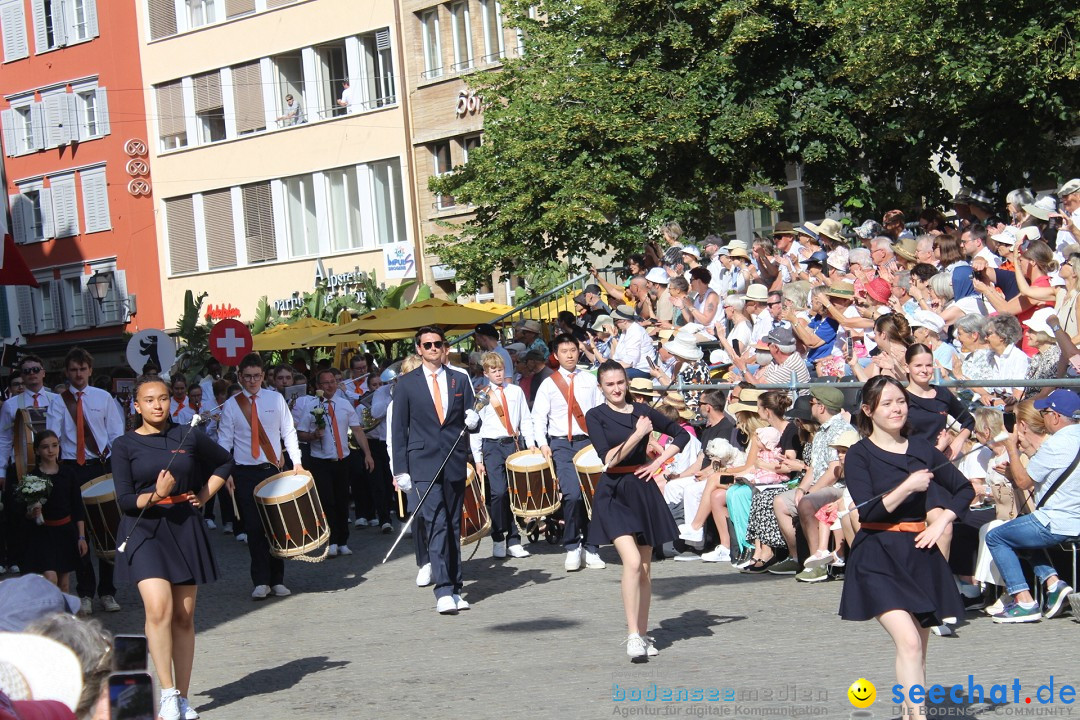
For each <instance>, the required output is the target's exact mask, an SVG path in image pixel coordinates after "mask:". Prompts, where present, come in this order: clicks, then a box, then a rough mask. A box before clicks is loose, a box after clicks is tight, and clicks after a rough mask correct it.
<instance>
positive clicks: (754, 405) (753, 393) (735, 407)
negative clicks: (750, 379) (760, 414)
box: [727, 388, 764, 414]
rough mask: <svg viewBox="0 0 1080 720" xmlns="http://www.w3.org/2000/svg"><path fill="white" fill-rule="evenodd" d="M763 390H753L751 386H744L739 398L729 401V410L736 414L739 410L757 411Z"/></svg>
mask: <svg viewBox="0 0 1080 720" xmlns="http://www.w3.org/2000/svg"><path fill="white" fill-rule="evenodd" d="M762 392H764V391H763V390H751V389H749V388H743V389H742V391H740V392H739V398H738V400H734V401H732V402H730V403H728V406H727V410H728V412H730V413H732V414H735V413H737V412H757V409H758V398H759V397H761V394H762Z"/></svg>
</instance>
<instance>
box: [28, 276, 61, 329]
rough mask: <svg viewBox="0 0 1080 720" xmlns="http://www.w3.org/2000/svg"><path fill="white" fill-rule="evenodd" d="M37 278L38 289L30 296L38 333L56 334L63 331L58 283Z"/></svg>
mask: <svg viewBox="0 0 1080 720" xmlns="http://www.w3.org/2000/svg"><path fill="white" fill-rule="evenodd" d="M49 277H50V279H49V280H42V279H41V278H40V277H39V278H38V287H37V288H36V289H34V290H33V291H32V293H31V296H32V297H33V299H34V315H35V317H36V319H37V331H38V332H39V333H47V332H56V331H58V330H63V329H64V323H63V321H62V319H61V305H60V283H58V282H57V281H56V280H53V279H51V278H52V276H51V275H50V276H49Z"/></svg>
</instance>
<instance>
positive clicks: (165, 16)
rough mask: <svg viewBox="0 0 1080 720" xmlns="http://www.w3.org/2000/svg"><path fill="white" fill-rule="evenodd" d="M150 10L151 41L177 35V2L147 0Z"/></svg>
mask: <svg viewBox="0 0 1080 720" xmlns="http://www.w3.org/2000/svg"><path fill="white" fill-rule="evenodd" d="M147 5H148V7H149V10H150V39H151V40H157V39H158V38H163V37H168V36H169V35H175V34H176V2H174V0H147Z"/></svg>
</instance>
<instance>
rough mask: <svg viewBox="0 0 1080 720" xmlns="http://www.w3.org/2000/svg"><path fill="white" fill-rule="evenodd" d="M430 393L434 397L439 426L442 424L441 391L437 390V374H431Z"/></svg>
mask: <svg viewBox="0 0 1080 720" xmlns="http://www.w3.org/2000/svg"><path fill="white" fill-rule="evenodd" d="M431 392H432V394H433V395H434V396H435V414H436V415H438V416H439V424H440V425H442V424H443V422H444V418H443V409H442V390H440V389H439V373H437V372H433V373H431Z"/></svg>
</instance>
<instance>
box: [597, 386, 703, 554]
mask: <svg viewBox="0 0 1080 720" xmlns="http://www.w3.org/2000/svg"><path fill="white" fill-rule="evenodd" d="M633 406H634V411H633V413H620V412H616V411H614V410H612V409H611V408H610V407H608V406H607V404H606V403H605V404H603V405H597V406H596V407H594V408H593V409H592V410H590V411H589V412H587V413H585V424H586V425H587V426H588V430H589V438H590V439H591V440H592V445H593V449H595V450H596V454H597V455H598V456H599V457H600V459H601V461H603V459H604V458H605V457H607V454H608V452H609V451H610V450H611V449H612V448H614V447H617V446H618V445H619V444H620V443H622V442H623V441H624V440H626V439H627V438H628V437H630V436H631V435H632V434H633V433H634V427H635V426H636V425H637V420H638V418H639V417H641V416H642V415H647V416H648V417H649V419H650V420H652V424H653V428H654V429H655V430H659V431H660V432H662V433H664V434H665V435H668V436H670V437H671V438H672V442H673V443H674V444H675V445H676V447H678V448H679V449H680V450H682V449H683V448H685V447H686V444H687V443H688V442H690V434H689V433H688V432H686V430H684V429H683V428H682V427H681V426H680V425H679V424H678V423H673V422H671V421H670V420H668V419H667V418H666V417H664V416H663V415H661V414H660V413H658V412H657V411H656V410H653V409H651V408H650V407H649V406H648V405H645V404H644V403H634V404H633ZM648 445H649V443H648V438H645V439H643V440H642V441H641V442H639V443H638V444H637V447H635V448H634V449H633V450H632V451H631V452H630V453H629V454H628V455H627V456H626V457H624V458H623V459H622V460H620V461H619V463H618V465H619V466H627V465H630V466H632V465H645V464H647V463H649V462H650V459H649V457H648V456H647V454H646V450H647V449H648ZM621 535H633V536H634V538H635V539H636V540H637V543H638V545H648V546H650V547H658V546H660V545H663V544H664V543H666V542H670V541H672V540H674V539H675V538H677V537H679V526H678V525H676V524H675V518H674V517H672V515H671V510H669V509H668V506H667V503H666V502H664V496H663V494H662V493H661V492H660V489H659V488H658V487H657V486H656V483H654V482H652V480H649V481H648V482H646V481H645V480H642V479H641V478H639V477H637V476H636V475H634V474H633V473H632V472H631V473H619V474H612V473H607V472H605V473H604V474H602V475H601V476H600V483H599V484H598V485H597V487H596V495H595V497H594V498H593V504H592V520H591V521H590V522H589V537H588V538H587V542H588V543H589V544H590V545H610V544H611V542H612V540H614V539H615V538H617V537H619V536H621Z"/></svg>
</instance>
